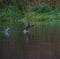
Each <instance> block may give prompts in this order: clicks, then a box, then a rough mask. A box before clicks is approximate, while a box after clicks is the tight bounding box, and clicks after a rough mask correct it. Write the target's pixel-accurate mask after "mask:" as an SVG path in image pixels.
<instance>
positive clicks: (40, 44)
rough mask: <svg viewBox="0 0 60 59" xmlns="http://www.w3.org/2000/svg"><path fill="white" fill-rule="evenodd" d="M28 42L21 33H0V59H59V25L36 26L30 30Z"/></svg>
mask: <svg viewBox="0 0 60 59" xmlns="http://www.w3.org/2000/svg"><path fill="white" fill-rule="evenodd" d="M29 34H30V40H29V41H28V43H26V36H25V35H24V34H23V33H22V32H21V31H18V30H17V31H14V30H12V31H11V32H10V37H9V38H6V37H4V36H3V35H2V34H1V33H0V56H1V58H0V59H60V23H56V24H55V23H53V25H51V24H50V25H49V24H48V26H47V25H45V24H44V25H41V24H40V25H39V26H38V25H37V27H36V26H34V27H33V28H31V29H30V31H29Z"/></svg>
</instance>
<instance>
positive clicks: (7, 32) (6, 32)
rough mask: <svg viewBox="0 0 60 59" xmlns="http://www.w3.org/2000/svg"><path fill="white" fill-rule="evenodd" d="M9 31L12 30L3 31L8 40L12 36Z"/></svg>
mask: <svg viewBox="0 0 60 59" xmlns="http://www.w3.org/2000/svg"><path fill="white" fill-rule="evenodd" d="M9 29H10V28H5V29H4V30H3V34H4V36H5V37H7V38H9V36H10V34H9Z"/></svg>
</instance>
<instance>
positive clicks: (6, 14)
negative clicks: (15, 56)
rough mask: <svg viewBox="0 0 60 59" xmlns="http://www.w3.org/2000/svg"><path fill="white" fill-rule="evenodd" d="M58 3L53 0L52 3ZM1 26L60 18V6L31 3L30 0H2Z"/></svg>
mask: <svg viewBox="0 0 60 59" xmlns="http://www.w3.org/2000/svg"><path fill="white" fill-rule="evenodd" d="M54 3H55V4H56V1H55V0H53V1H52V4H53V5H54ZM0 4H1V5H0V27H1V25H2V26H11V24H14V25H15V24H16V23H17V24H18V22H20V21H25V20H29V21H30V22H33V23H34V22H41V21H48V22H49V21H52V20H60V7H56V8H54V9H53V8H52V7H53V6H52V7H50V6H48V5H47V4H43V3H41V4H36V5H33V6H31V5H29V1H28V0H14V1H13V0H0Z"/></svg>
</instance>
